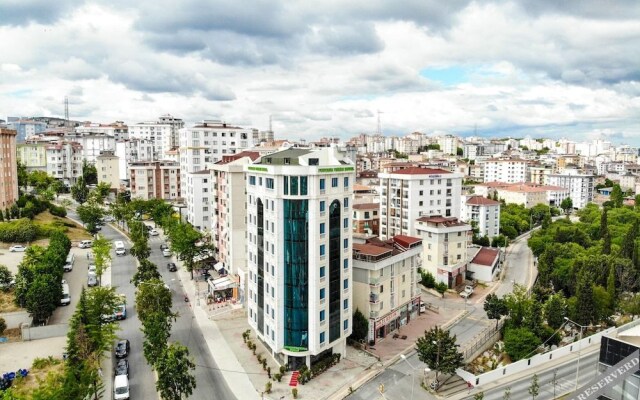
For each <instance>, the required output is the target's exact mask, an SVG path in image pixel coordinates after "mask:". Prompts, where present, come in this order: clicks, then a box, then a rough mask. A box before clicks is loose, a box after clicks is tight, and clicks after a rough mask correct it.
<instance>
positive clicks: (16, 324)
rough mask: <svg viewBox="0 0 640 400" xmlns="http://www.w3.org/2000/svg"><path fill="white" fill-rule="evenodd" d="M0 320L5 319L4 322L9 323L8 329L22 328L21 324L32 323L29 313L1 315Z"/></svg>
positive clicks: (17, 312) (18, 312)
mask: <svg viewBox="0 0 640 400" xmlns="http://www.w3.org/2000/svg"><path fill="white" fill-rule="evenodd" d="M0 318H4V321H5V322H6V323H7V329H15V328H20V324H30V323H31V317H29V313H28V312H26V311H16V312H10V313H4V314H0Z"/></svg>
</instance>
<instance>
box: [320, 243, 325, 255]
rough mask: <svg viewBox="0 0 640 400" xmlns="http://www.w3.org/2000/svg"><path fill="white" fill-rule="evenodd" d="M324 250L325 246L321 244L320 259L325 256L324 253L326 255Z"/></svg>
mask: <svg viewBox="0 0 640 400" xmlns="http://www.w3.org/2000/svg"><path fill="white" fill-rule="evenodd" d="M324 248H325V247H324V245H323V244H321V245H320V257H322V256H324V253H325V251H324Z"/></svg>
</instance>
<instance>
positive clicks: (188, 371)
mask: <svg viewBox="0 0 640 400" xmlns="http://www.w3.org/2000/svg"><path fill="white" fill-rule="evenodd" d="M155 368H156V371H157V372H158V381H157V382H156V388H157V389H158V392H159V393H160V396H161V397H162V399H163V400H181V399H182V398H183V397H188V396H190V395H191V393H192V392H193V389H195V387H196V379H195V377H194V376H193V373H192V371H193V370H195V364H194V363H193V361H191V360H190V359H189V349H187V348H186V347H185V346H182V345H180V344H178V343H171V344H170V345H169V346H168V347H167V349H166V351H165V352H164V353H163V355H162V357H160V359H159V360H158V362H157V363H156V365H155Z"/></svg>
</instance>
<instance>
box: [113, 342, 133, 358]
mask: <svg viewBox="0 0 640 400" xmlns="http://www.w3.org/2000/svg"><path fill="white" fill-rule="evenodd" d="M129 350H130V346H129V340H128V339H124V340H120V341H119V342H118V344H116V357H117V358H125V357H126V356H128V355H129Z"/></svg>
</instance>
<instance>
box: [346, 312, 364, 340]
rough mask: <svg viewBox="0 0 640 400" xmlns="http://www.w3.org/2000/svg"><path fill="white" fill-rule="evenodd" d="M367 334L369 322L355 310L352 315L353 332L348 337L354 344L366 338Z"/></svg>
mask: <svg viewBox="0 0 640 400" xmlns="http://www.w3.org/2000/svg"><path fill="white" fill-rule="evenodd" d="M368 334H369V320H368V319H367V318H366V317H365V316H364V314H362V312H361V311H360V310H359V309H358V308H356V311H355V312H354V313H353V331H352V333H351V336H350V337H349V338H350V339H351V340H353V341H355V342H360V341H362V340H364V339H366V338H367V335H368Z"/></svg>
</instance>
